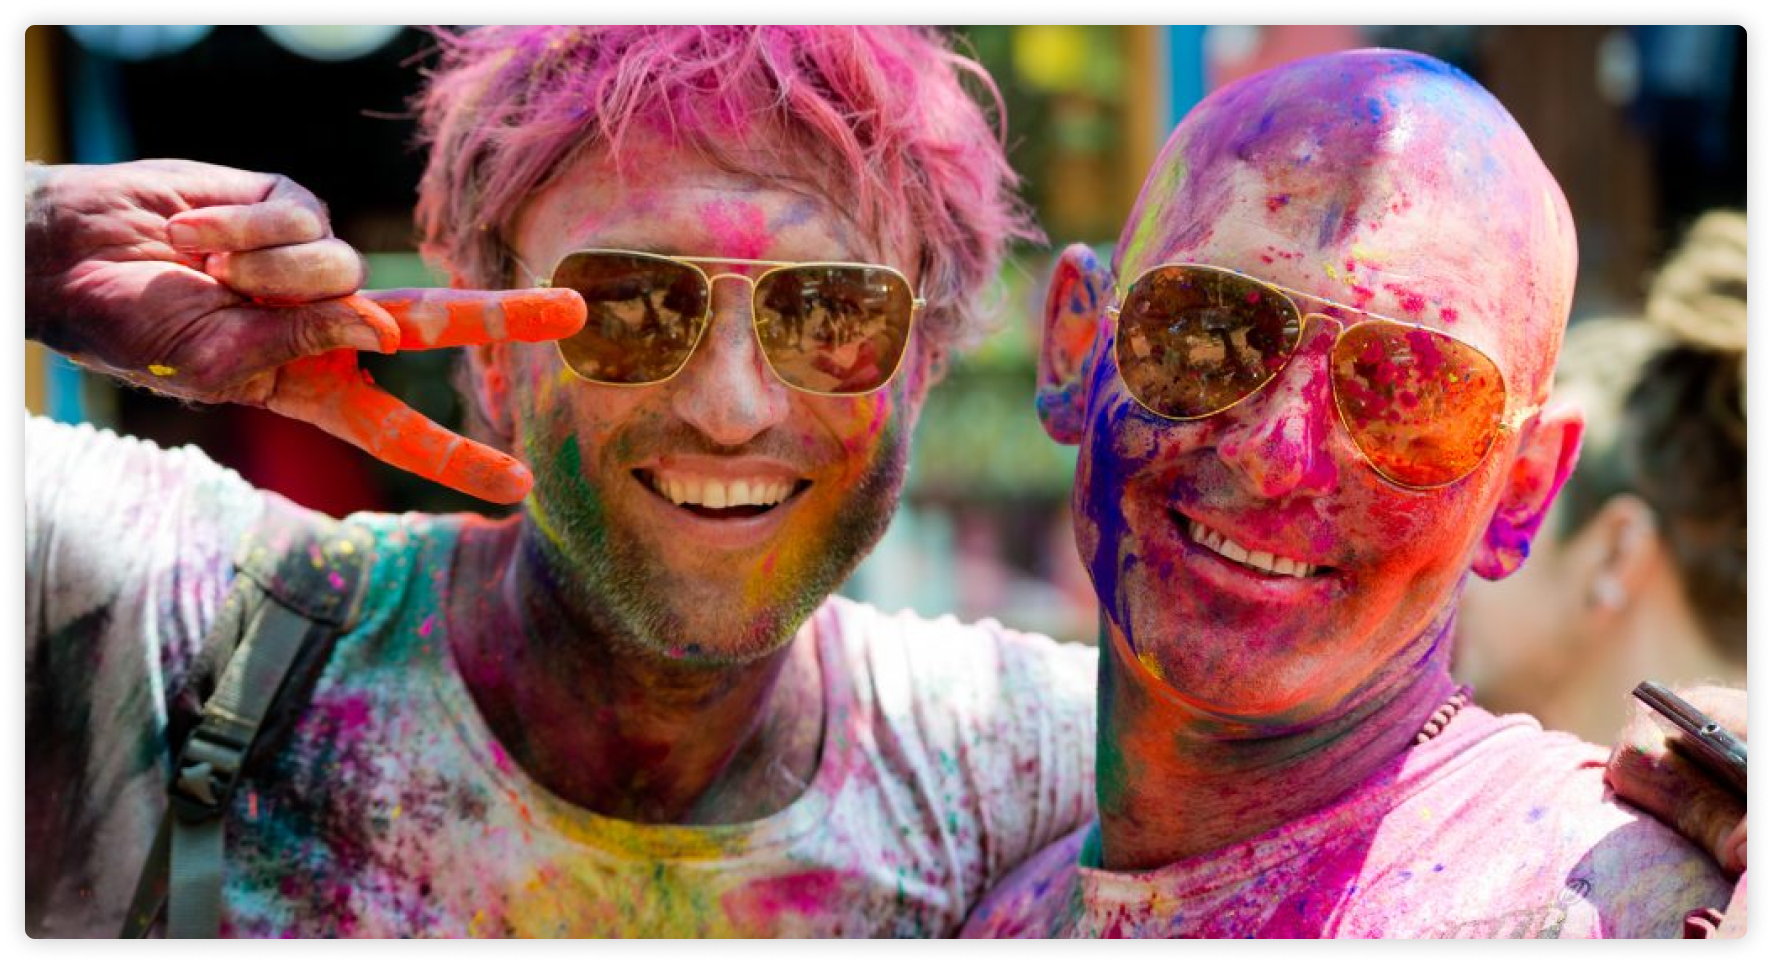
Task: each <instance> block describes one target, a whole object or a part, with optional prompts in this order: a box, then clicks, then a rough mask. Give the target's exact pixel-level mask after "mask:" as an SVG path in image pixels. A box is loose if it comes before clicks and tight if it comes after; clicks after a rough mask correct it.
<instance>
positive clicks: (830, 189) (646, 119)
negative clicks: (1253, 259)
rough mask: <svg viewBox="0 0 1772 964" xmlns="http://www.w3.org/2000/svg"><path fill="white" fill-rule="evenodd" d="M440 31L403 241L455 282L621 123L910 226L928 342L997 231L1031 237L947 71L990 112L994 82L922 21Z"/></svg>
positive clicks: (973, 278)
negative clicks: (415, 193)
mask: <svg viewBox="0 0 1772 964" xmlns="http://www.w3.org/2000/svg"><path fill="white" fill-rule="evenodd" d="M438 41H439V44H440V46H441V48H442V54H441V58H440V61H439V63H438V64H437V66H436V67H435V68H434V69H433V70H432V71H430V76H429V82H428V84H427V85H426V87H425V89H424V91H423V92H422V93H421V94H420V95H419V99H418V102H417V106H418V110H419V121H420V138H421V140H422V141H423V143H425V144H427V145H428V146H429V148H430V157H429V161H428V163H427V165H426V168H425V174H424V179H423V181H422V182H421V184H420V187H419V198H418V210H417V219H418V226H419V230H420V234H421V244H420V248H421V250H422V251H423V253H424V254H425V256H426V257H427V258H429V259H431V260H432V261H433V262H441V263H443V264H445V265H447V266H448V268H449V269H450V270H451V271H453V272H454V273H455V274H457V275H459V276H460V277H461V278H462V279H464V280H465V281H466V282H467V283H469V284H473V285H477V286H482V287H498V286H502V284H503V283H505V282H506V281H507V280H508V279H509V277H510V270H511V267H512V265H511V262H510V261H509V252H508V250H507V249H506V247H505V238H504V235H503V232H504V230H505V229H506V228H508V227H509V226H510V225H511V223H512V221H513V219H514V218H515V216H516V214H517V212H518V211H519V209H520V208H521V206H522V205H523V203H524V202H525V201H526V200H528V199H529V198H530V197H532V196H533V195H534V194H535V193H536V192H537V191H539V190H541V189H542V188H544V187H545V186H546V185H547V183H548V182H549V180H550V179H551V178H552V177H554V176H555V175H556V174H558V173H559V172H560V171H561V170H562V169H563V168H564V167H565V166H566V165H567V163H568V162H570V161H571V160H573V159H574V157H575V156H577V155H578V154H579V152H581V151H584V150H587V149H588V150H599V151H603V152H606V154H607V156H609V157H611V158H612V159H613V160H614V161H615V163H616V164H617V166H618V169H620V168H621V167H623V166H625V164H626V163H627V162H626V159H625V158H624V156H623V154H622V146H623V140H624V137H625V136H626V135H627V134H628V132H629V131H630V130H631V129H632V128H633V125H634V124H636V123H639V124H640V125H641V127H642V129H644V130H646V131H648V132H650V133H655V134H659V135H663V136H664V137H666V138H667V141H668V143H671V144H672V145H673V146H678V147H681V148H683V149H685V150H690V151H695V152H698V153H699V154H701V155H702V156H703V157H705V158H707V159H710V160H711V161H713V162H714V163H716V164H719V165H720V166H722V167H725V168H727V169H729V170H733V171H738V172H749V173H754V174H758V175H761V176H765V177H770V178H778V179H784V180H787V181H789V182H791V183H796V184H803V185H805V186H807V187H809V188H811V189H812V190H813V191H815V192H817V193H819V194H821V195H822V196H824V197H825V198H827V199H828V200H830V201H832V202H833V203H834V204H835V205H836V207H837V208H838V210H841V211H845V212H854V216H855V218H856V222H857V224H858V225H859V226H860V227H861V228H862V229H863V230H865V231H869V232H870V233H872V234H873V236H874V237H875V238H876V239H878V240H899V239H908V240H910V241H911V242H912V250H914V251H916V253H917V259H918V262H917V263H916V264H914V265H899V266H898V267H900V268H903V269H907V270H915V271H916V272H917V277H918V278H919V283H918V287H919V289H920V293H921V294H922V295H923V297H924V298H926V299H927V301H928V309H927V310H926V312H925V313H924V315H923V316H922V318H921V319H920V320H919V322H918V324H919V327H920V328H921V329H922V330H923V333H924V335H925V336H926V337H927V338H928V344H929V345H930V347H931V348H932V349H933V350H934V351H935V353H936V355H937V357H940V356H941V355H943V354H945V351H946V350H947V349H948V348H952V347H956V346H960V345H965V344H969V343H972V342H974V341H976V340H977V338H978V337H980V336H981V335H982V333H983V330H984V328H985V324H984V321H983V319H982V318H980V317H979V313H978V311H977V310H976V308H975V306H974V303H975V301H976V299H977V296H978V294H979V293H980V291H981V290H982V289H983V288H984V286H985V285H986V284H987V283H988V282H989V281H990V280H991V279H992V278H993V277H994V276H995V274H996V272H997V269H998V266H999V264H1000V263H1001V261H1002V258H1003V255H1004V252H1005V250H1006V248H1007V246H1008V244H1009V242H1010V241H1011V239H1014V238H1021V239H1026V240H1034V241H1038V240H1042V239H1041V236H1040V234H1039V231H1038V229H1037V228H1035V227H1034V226H1033V223H1032V221H1031V219H1030V218H1029V217H1028V215H1027V213H1026V209H1025V207H1024V206H1023V205H1022V204H1021V203H1020V201H1019V200H1018V199H1017V197H1016V195H1015V187H1016V182H1017V178H1016V175H1015V172H1014V171H1013V170H1012V169H1011V168H1010V166H1009V162H1008V160H1007V158H1006V157H1005V156H1004V150H1003V141H1002V135H1001V132H1000V131H998V130H993V126H992V124H991V122H990V120H989V119H987V116H986V113H985V111H984V110H983V109H982V108H981V106H980V105H979V104H978V103H977V102H976V101H975V100H973V99H972V97H970V96H968V94H967V92H966V91H965V89H964V88H963V87H962V83H961V82H962V78H966V77H970V78H971V79H972V80H973V81H974V82H976V83H977V84H978V85H979V86H981V87H982V88H983V89H984V91H985V92H986V93H987V94H988V95H989V96H990V98H991V99H992V100H993V101H994V102H995V105H996V108H997V117H998V119H999V120H1000V119H1001V115H1002V97H1001V95H1000V94H999V93H998V91H997V88H996V85H995V84H994V83H992V81H991V79H990V76H989V75H988V74H987V73H986V72H985V71H984V69H983V68H982V67H980V66H979V65H978V64H977V63H975V62H973V61H972V60H970V59H968V58H966V57H964V56H961V55H959V54H957V53H955V52H953V51H952V50H950V49H949V48H948V46H947V45H946V44H945V43H944V42H943V41H942V40H941V39H940V38H939V37H938V36H937V35H935V34H934V33H933V32H931V31H928V30H926V29H921V28H912V27H777V26H764V27H695V26H687V27H685V26H675V27H648V26H602V27H545V26H544V27H485V28H479V29H475V30H470V31H467V32H465V33H462V34H451V33H444V32H439V34H438ZM759 132H760V135H761V136H757V135H758V133H759ZM747 139H748V140H749V144H748V145H741V142H743V141H746V140H747ZM758 143H761V144H762V145H764V146H765V147H766V150H764V151H763V152H761V153H758V152H757V151H756V147H757V145H758ZM740 146H748V147H749V148H750V152H749V153H740V152H738V151H736V150H734V148H738V147H740ZM759 158H761V160H759ZM759 168H760V169H759Z"/></svg>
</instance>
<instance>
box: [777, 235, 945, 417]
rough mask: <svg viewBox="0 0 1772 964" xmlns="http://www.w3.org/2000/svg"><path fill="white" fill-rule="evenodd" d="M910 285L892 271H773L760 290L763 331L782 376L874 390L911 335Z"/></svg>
mask: <svg viewBox="0 0 1772 964" xmlns="http://www.w3.org/2000/svg"><path fill="white" fill-rule="evenodd" d="M911 300H912V299H911V293H910V287H909V286H908V285H907V284H906V283H905V281H904V279H903V278H901V277H899V276H898V275H897V274H894V273H893V272H890V271H883V270H880V269H878V268H867V267H860V266H853V265H805V266H801V267H794V268H784V269H781V270H779V271H774V272H771V273H770V274H769V275H768V276H767V277H765V278H764V279H763V280H762V282H761V283H760V284H759V286H758V289H757V295H756V308H757V312H756V314H757V335H758V338H759V340H760V341H761V343H762V346H763V354H764V356H765V357H766V358H767V359H768V360H769V364H770V365H771V366H773V367H774V369H775V373H776V375H777V376H779V377H780V378H781V380H782V381H784V382H786V383H787V384H789V385H792V386H794V387H795V388H800V389H805V390H806V391H811V392H822V393H825V394H833V395H855V394H861V393H865V392H871V391H874V390H875V389H877V388H879V387H880V386H882V385H884V384H886V382H887V380H888V379H890V378H891V377H892V373H893V372H894V371H896V370H897V368H898V363H899V360H900V359H901V358H902V357H903V355H904V348H905V343H906V341H907V340H908V339H909V336H910V321H911Z"/></svg>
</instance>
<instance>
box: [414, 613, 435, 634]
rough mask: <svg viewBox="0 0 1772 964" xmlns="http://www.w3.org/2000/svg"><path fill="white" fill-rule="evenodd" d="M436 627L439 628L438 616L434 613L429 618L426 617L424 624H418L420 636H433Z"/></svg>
mask: <svg viewBox="0 0 1772 964" xmlns="http://www.w3.org/2000/svg"><path fill="white" fill-rule="evenodd" d="M436 627H437V616H436V614H435V613H433V614H431V615H429V616H426V617H425V621H424V622H422V623H419V624H418V634H419V635H420V636H429V635H431V630H433V629H435V628H436Z"/></svg>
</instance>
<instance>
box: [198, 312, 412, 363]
mask: <svg viewBox="0 0 1772 964" xmlns="http://www.w3.org/2000/svg"><path fill="white" fill-rule="evenodd" d="M209 321H210V325H209V326H208V328H209V330H208V332H207V333H206V336H205V338H204V339H203V342H202V347H203V348H205V349H207V352H206V354H208V355H210V356H212V360H211V362H210V365H211V366H212V367H214V368H225V369H227V370H228V371H230V372H232V373H234V374H236V375H238V376H240V377H245V376H248V375H252V374H256V373H258V372H262V371H267V370H269V369H273V368H281V367H282V366H284V365H286V364H288V363H290V362H292V361H295V360H297V359H299V358H307V357H311V356H313V355H323V354H325V353H327V352H330V351H335V350H337V349H340V348H353V349H357V350H359V351H369V352H379V353H384V354H385V353H391V352H393V351H394V350H395V349H397V348H398V347H399V344H400V326H399V325H397V324H395V322H394V319H393V316H391V315H389V314H388V312H387V310H386V309H384V308H382V307H381V306H380V305H377V304H376V303H375V302H373V301H370V300H369V299H367V298H364V297H363V296H361V295H349V296H346V297H343V298H330V299H327V300H325V301H315V302H308V303H305V304H292V305H271V304H265V303H262V302H243V303H241V304H238V305H235V306H233V307H229V308H224V309H222V310H221V311H218V312H216V313H215V314H213V315H212V316H211V317H210V319H209ZM220 380H222V379H218V381H220ZM230 380H231V379H230Z"/></svg>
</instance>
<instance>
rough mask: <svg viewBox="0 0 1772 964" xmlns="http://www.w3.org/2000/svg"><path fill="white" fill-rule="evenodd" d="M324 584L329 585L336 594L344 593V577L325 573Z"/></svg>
mask: <svg viewBox="0 0 1772 964" xmlns="http://www.w3.org/2000/svg"><path fill="white" fill-rule="evenodd" d="M326 582H327V583H328V584H329V585H331V586H332V588H333V589H334V590H336V591H338V592H344V591H345V577H343V576H341V575H339V574H338V573H336V572H329V573H327V574H326Z"/></svg>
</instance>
